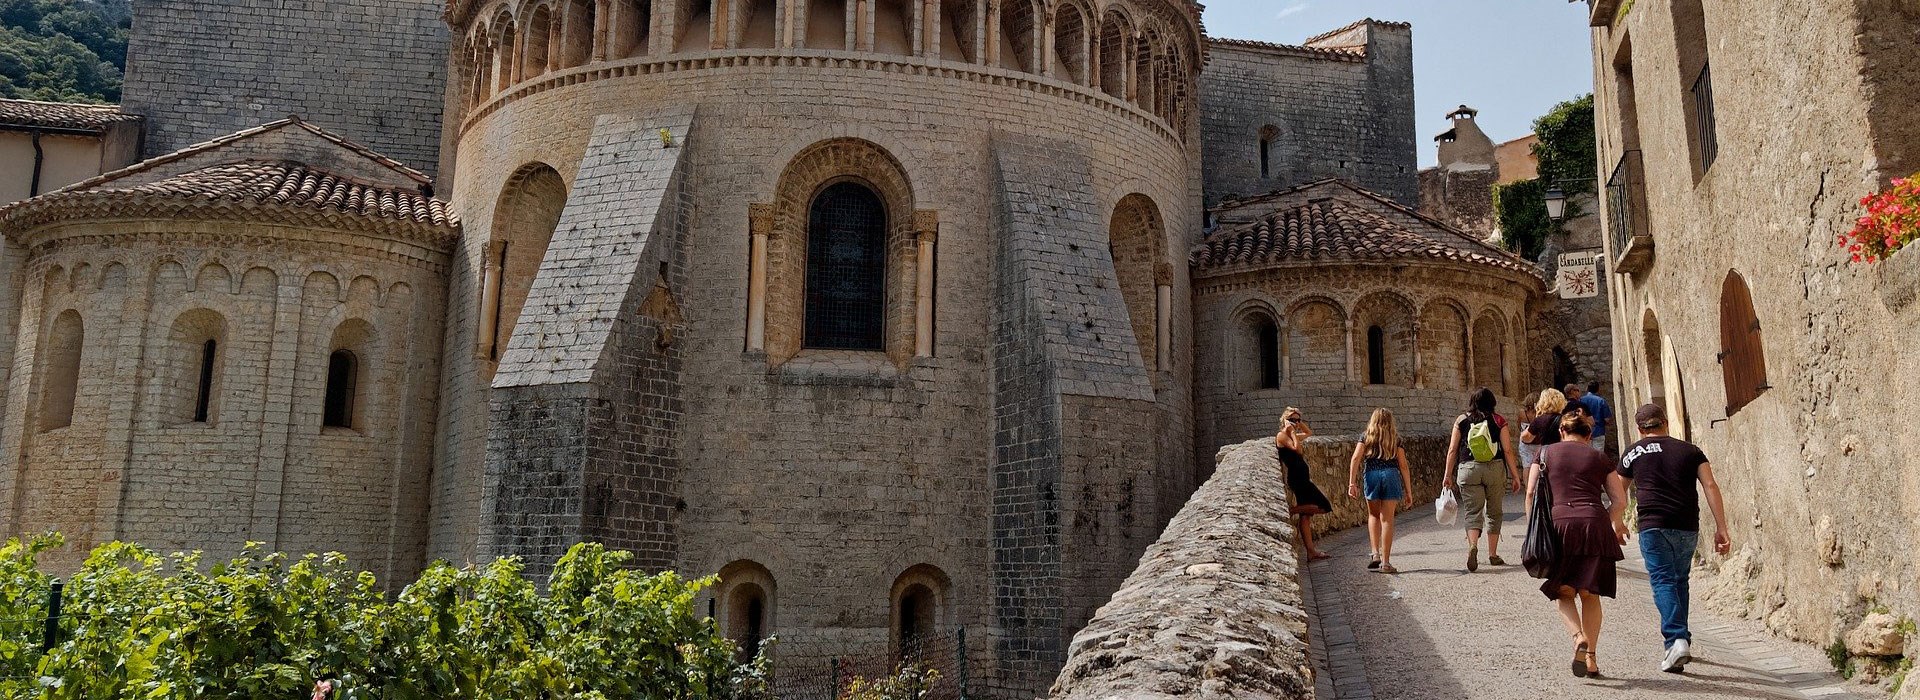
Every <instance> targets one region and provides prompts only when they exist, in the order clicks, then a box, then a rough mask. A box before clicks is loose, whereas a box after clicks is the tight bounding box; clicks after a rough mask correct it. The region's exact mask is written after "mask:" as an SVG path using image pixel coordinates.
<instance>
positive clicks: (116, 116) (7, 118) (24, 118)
mask: <svg viewBox="0 0 1920 700" xmlns="http://www.w3.org/2000/svg"><path fill="white" fill-rule="evenodd" d="M137 121H140V116H139V115H135V114H127V113H125V112H122V111H120V106H119V105H90V104H78V103H73V102H37V101H34V100H4V99H0V128H5V127H16V128H39V129H64V130H70V131H91V132H95V133H98V132H101V131H105V130H106V129H107V127H110V126H113V125H115V124H119V123H122V122H137Z"/></svg>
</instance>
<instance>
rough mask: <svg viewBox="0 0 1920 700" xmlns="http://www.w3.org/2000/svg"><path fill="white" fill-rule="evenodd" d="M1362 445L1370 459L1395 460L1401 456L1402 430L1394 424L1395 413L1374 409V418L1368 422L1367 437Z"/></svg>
mask: <svg viewBox="0 0 1920 700" xmlns="http://www.w3.org/2000/svg"><path fill="white" fill-rule="evenodd" d="M1360 444H1362V445H1365V446H1366V452H1367V456H1368V457H1378V458H1380V459H1393V458H1395V457H1398V456H1399V455H1400V429H1399V428H1397V427H1395V426H1394V424H1393V412H1392V411H1389V410H1387V409H1384V408H1376V409H1373V418H1372V419H1371V420H1368V421H1367V434H1366V437H1364V438H1361V440H1360Z"/></svg>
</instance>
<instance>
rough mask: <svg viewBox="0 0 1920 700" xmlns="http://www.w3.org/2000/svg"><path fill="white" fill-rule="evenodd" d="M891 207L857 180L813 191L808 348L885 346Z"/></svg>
mask: <svg viewBox="0 0 1920 700" xmlns="http://www.w3.org/2000/svg"><path fill="white" fill-rule="evenodd" d="M886 243H887V209H886V205H884V204H882V203H881V201H880V196H879V195H878V194H875V193H874V191H873V190H872V189H869V188H868V187H867V186H865V185H862V184H860V183H857V182H852V181H841V182H837V183H834V184H832V185H828V186H827V187H826V188H825V189H823V190H820V193H819V194H817V195H814V198H813V204H812V206H810V207H809V208H808V211H807V281H806V285H807V295H806V299H807V306H806V339H805V346H806V347H809V348H827V349H840V350H884V349H886V336H885V333H886V304H887V249H886Z"/></svg>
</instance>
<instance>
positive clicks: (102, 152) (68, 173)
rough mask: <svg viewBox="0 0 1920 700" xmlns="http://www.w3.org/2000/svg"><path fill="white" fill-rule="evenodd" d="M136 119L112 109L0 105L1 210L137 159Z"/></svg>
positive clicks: (14, 102) (17, 102)
mask: <svg viewBox="0 0 1920 700" xmlns="http://www.w3.org/2000/svg"><path fill="white" fill-rule="evenodd" d="M141 121H142V120H141V119H140V117H139V116H138V115H133V114H127V113H126V112H122V111H120V108H118V107H114V106H112V105H82V104H68V103H64V102H37V101H33V100H0V161H4V162H7V163H18V164H20V165H21V167H9V168H7V169H6V170H5V171H4V172H0V204H7V203H12V202H18V201H20V200H22V199H26V198H28V197H32V196H35V195H38V194H40V193H42V192H52V191H54V190H57V189H60V188H62V187H66V186H67V185H71V184H73V183H76V182H79V181H81V180H85V179H87V178H90V177H93V176H95V175H99V174H100V173H103V172H106V171H109V170H117V169H119V168H122V167H126V166H128V165H132V164H133V162H134V161H136V160H139V158H140V136H141V128H140V127H141Z"/></svg>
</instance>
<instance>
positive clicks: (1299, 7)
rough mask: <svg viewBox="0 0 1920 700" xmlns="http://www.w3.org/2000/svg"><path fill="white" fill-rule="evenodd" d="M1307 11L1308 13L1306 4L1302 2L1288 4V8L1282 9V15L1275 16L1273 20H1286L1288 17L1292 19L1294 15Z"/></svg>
mask: <svg viewBox="0 0 1920 700" xmlns="http://www.w3.org/2000/svg"><path fill="white" fill-rule="evenodd" d="M1306 11H1307V3H1306V2H1303V1H1302V0H1294V2H1290V3H1287V6H1286V7H1282V8H1280V14H1277V15H1274V16H1273V18H1274V19H1286V18H1288V17H1292V16H1294V15H1297V14H1300V13H1302V12H1306Z"/></svg>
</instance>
